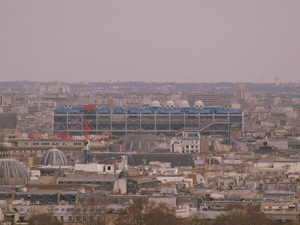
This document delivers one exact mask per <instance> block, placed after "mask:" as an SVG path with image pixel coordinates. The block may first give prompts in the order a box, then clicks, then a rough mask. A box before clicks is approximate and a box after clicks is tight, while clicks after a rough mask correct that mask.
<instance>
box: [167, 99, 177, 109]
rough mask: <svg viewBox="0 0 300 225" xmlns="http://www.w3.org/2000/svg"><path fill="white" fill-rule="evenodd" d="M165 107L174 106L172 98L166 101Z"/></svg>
mask: <svg viewBox="0 0 300 225" xmlns="http://www.w3.org/2000/svg"><path fill="white" fill-rule="evenodd" d="M166 105H167V107H170V108H171V107H174V105H175V103H174V102H173V101H172V100H169V101H167V102H166Z"/></svg>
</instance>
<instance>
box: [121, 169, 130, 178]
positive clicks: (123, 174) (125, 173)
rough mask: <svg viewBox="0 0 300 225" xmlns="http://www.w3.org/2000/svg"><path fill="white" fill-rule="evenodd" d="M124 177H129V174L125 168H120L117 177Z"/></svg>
mask: <svg viewBox="0 0 300 225" xmlns="http://www.w3.org/2000/svg"><path fill="white" fill-rule="evenodd" d="M125 177H129V174H128V173H127V172H126V171H125V170H122V171H121V172H120V173H119V178H125Z"/></svg>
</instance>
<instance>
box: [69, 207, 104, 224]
mask: <svg viewBox="0 0 300 225" xmlns="http://www.w3.org/2000/svg"><path fill="white" fill-rule="evenodd" d="M73 214H74V219H75V221H76V222H80V223H81V224H84V225H105V220H106V215H105V208H104V207H103V205H100V204H87V203H82V204H75V207H74V210H73Z"/></svg>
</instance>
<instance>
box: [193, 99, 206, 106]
mask: <svg viewBox="0 0 300 225" xmlns="http://www.w3.org/2000/svg"><path fill="white" fill-rule="evenodd" d="M194 106H195V107H196V108H202V107H204V104H203V102H202V101H201V100H197V101H195V104H194Z"/></svg>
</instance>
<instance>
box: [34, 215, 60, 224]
mask: <svg viewBox="0 0 300 225" xmlns="http://www.w3.org/2000/svg"><path fill="white" fill-rule="evenodd" d="M28 225H63V223H62V222H60V221H58V220H57V219H56V217H54V216H52V215H51V214H50V213H40V214H36V215H33V216H31V217H30V219H29V220H28Z"/></svg>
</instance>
